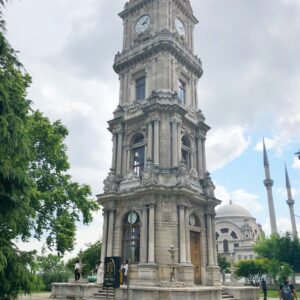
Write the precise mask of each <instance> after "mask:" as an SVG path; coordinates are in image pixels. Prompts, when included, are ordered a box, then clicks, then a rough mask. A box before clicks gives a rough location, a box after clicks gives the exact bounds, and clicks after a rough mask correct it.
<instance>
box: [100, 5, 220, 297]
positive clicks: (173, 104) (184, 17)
mask: <svg viewBox="0 0 300 300" xmlns="http://www.w3.org/2000/svg"><path fill="white" fill-rule="evenodd" d="M119 15H120V17H121V18H122V20H123V25H124V36H123V39H124V41H123V49H122V52H121V53H118V54H117V55H116V57H115V61H114V70H115V72H116V73H117V74H118V76H119V80H120V99H119V105H118V107H117V108H116V110H115V111H114V118H113V119H112V120H111V121H109V130H110V132H111V134H112V141H113V150H112V165H111V169H110V172H109V174H108V176H107V178H106V180H105V181H104V193H103V194H101V195H98V201H99V203H100V204H101V205H102V206H103V217H104V225H103V240H102V243H103V244H102V258H101V261H102V262H103V261H104V257H105V256H121V257H122V259H123V260H127V259H128V260H129V261H130V283H131V284H132V285H135V286H139V285H140V286H160V285H163V284H164V283H166V282H170V280H171V279H170V274H171V272H172V269H173V267H175V270H176V272H175V273H176V274H175V278H173V280H174V281H176V282H177V283H182V285H183V286H195V285H199V286H201V285H202V286H217V285H219V284H220V276H219V267H218V266H217V253H216V240H215V225H214V224H215V207H216V205H218V204H220V201H219V200H217V199H216V198H215V195H214V184H213V182H212V180H211V178H210V176H209V173H208V172H207V169H206V155H205V139H206V134H207V132H208V130H209V126H208V125H207V124H206V123H205V118H204V115H203V113H202V112H201V110H199V109H198V96H197V84H198V81H199V79H200V78H201V76H202V73H203V71H202V64H201V61H200V59H199V58H198V57H197V56H195V54H194V48H193V41H194V36H193V32H194V27H195V25H196V24H197V23H198V21H197V19H196V17H195V16H194V15H193V11H192V7H191V5H190V2H189V1H188V0H168V1H162V0H161V1H157V0H130V1H129V2H127V3H126V4H125V8H124V10H123V11H122V12H121V13H120V14H119ZM170 252H173V254H174V260H173V259H172V256H171V254H170ZM100 268H103V265H101V266H100ZM203 299H204V298H203ZM205 299H206V298H205ZM211 299H215V298H211Z"/></svg>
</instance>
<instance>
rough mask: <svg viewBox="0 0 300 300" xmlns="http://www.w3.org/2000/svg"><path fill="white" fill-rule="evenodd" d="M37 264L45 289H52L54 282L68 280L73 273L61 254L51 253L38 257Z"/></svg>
mask: <svg viewBox="0 0 300 300" xmlns="http://www.w3.org/2000/svg"><path fill="white" fill-rule="evenodd" d="M37 265H38V270H39V274H38V276H39V277H40V278H41V280H42V282H43V285H44V290H46V291H51V284H52V283H53V282H68V280H69V279H70V278H71V277H72V276H73V274H72V273H71V272H70V271H69V270H68V269H67V268H66V266H65V264H64V262H63V261H62V259H61V257H60V256H57V255H53V254H49V255H48V256H40V257H38V259H37Z"/></svg>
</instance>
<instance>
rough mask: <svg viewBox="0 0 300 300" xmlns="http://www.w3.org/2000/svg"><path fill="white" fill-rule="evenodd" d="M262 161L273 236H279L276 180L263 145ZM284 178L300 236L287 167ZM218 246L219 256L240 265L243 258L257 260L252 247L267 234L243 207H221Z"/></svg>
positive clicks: (291, 214) (217, 215)
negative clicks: (274, 182) (239, 262)
mask: <svg viewBox="0 0 300 300" xmlns="http://www.w3.org/2000/svg"><path fill="white" fill-rule="evenodd" d="M263 158H264V170H265V176H266V179H265V180H264V185H265V187H266V189H267V196H268V206H269V216H270V223H271V224H270V225H271V234H277V233H278V231H277V222H276V214H275V209H274V202H273V193H272V187H273V180H272V179H271V175H270V165H269V159H268V155H267V151H266V147H265V143H264V142H263ZM285 179H286V190H287V199H288V200H287V205H288V207H289V211H290V219H291V223H292V233H293V235H294V236H298V233H297V227H296V220H295V212H294V204H295V200H293V197H292V191H291V184H290V179H289V175H288V171H287V168H286V167H285ZM215 229H216V247H217V252H218V254H220V255H222V256H225V257H227V259H228V260H229V261H233V262H237V261H239V260H241V259H252V258H255V257H256V253H255V252H254V250H253V246H254V245H255V244H256V243H257V241H258V240H259V238H260V237H262V236H263V235H264V232H263V230H262V227H261V225H260V224H258V223H257V221H256V219H255V218H254V217H253V216H252V215H251V213H250V212H249V211H248V210H247V209H245V208H244V207H242V206H240V205H236V204H233V203H232V201H230V203H229V204H227V205H224V206H221V207H220V208H219V209H217V210H216V224H215Z"/></svg>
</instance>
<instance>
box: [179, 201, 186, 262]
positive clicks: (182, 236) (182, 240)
mask: <svg viewBox="0 0 300 300" xmlns="http://www.w3.org/2000/svg"><path fill="white" fill-rule="evenodd" d="M184 209H185V208H184V206H179V250H180V263H181V264H184V263H186V228H185V212H184Z"/></svg>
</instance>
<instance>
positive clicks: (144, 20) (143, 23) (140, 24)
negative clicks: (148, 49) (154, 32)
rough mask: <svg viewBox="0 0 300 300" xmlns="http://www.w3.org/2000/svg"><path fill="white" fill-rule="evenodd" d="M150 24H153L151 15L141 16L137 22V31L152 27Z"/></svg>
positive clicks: (140, 31) (141, 31)
mask: <svg viewBox="0 0 300 300" xmlns="http://www.w3.org/2000/svg"><path fill="white" fill-rule="evenodd" d="M150 24H151V19H150V16H148V15H145V16H141V17H140V18H139V19H138V20H137V22H136V25H135V31H136V32H137V33H143V32H145V31H146V30H147V29H148V28H149V27H150Z"/></svg>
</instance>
